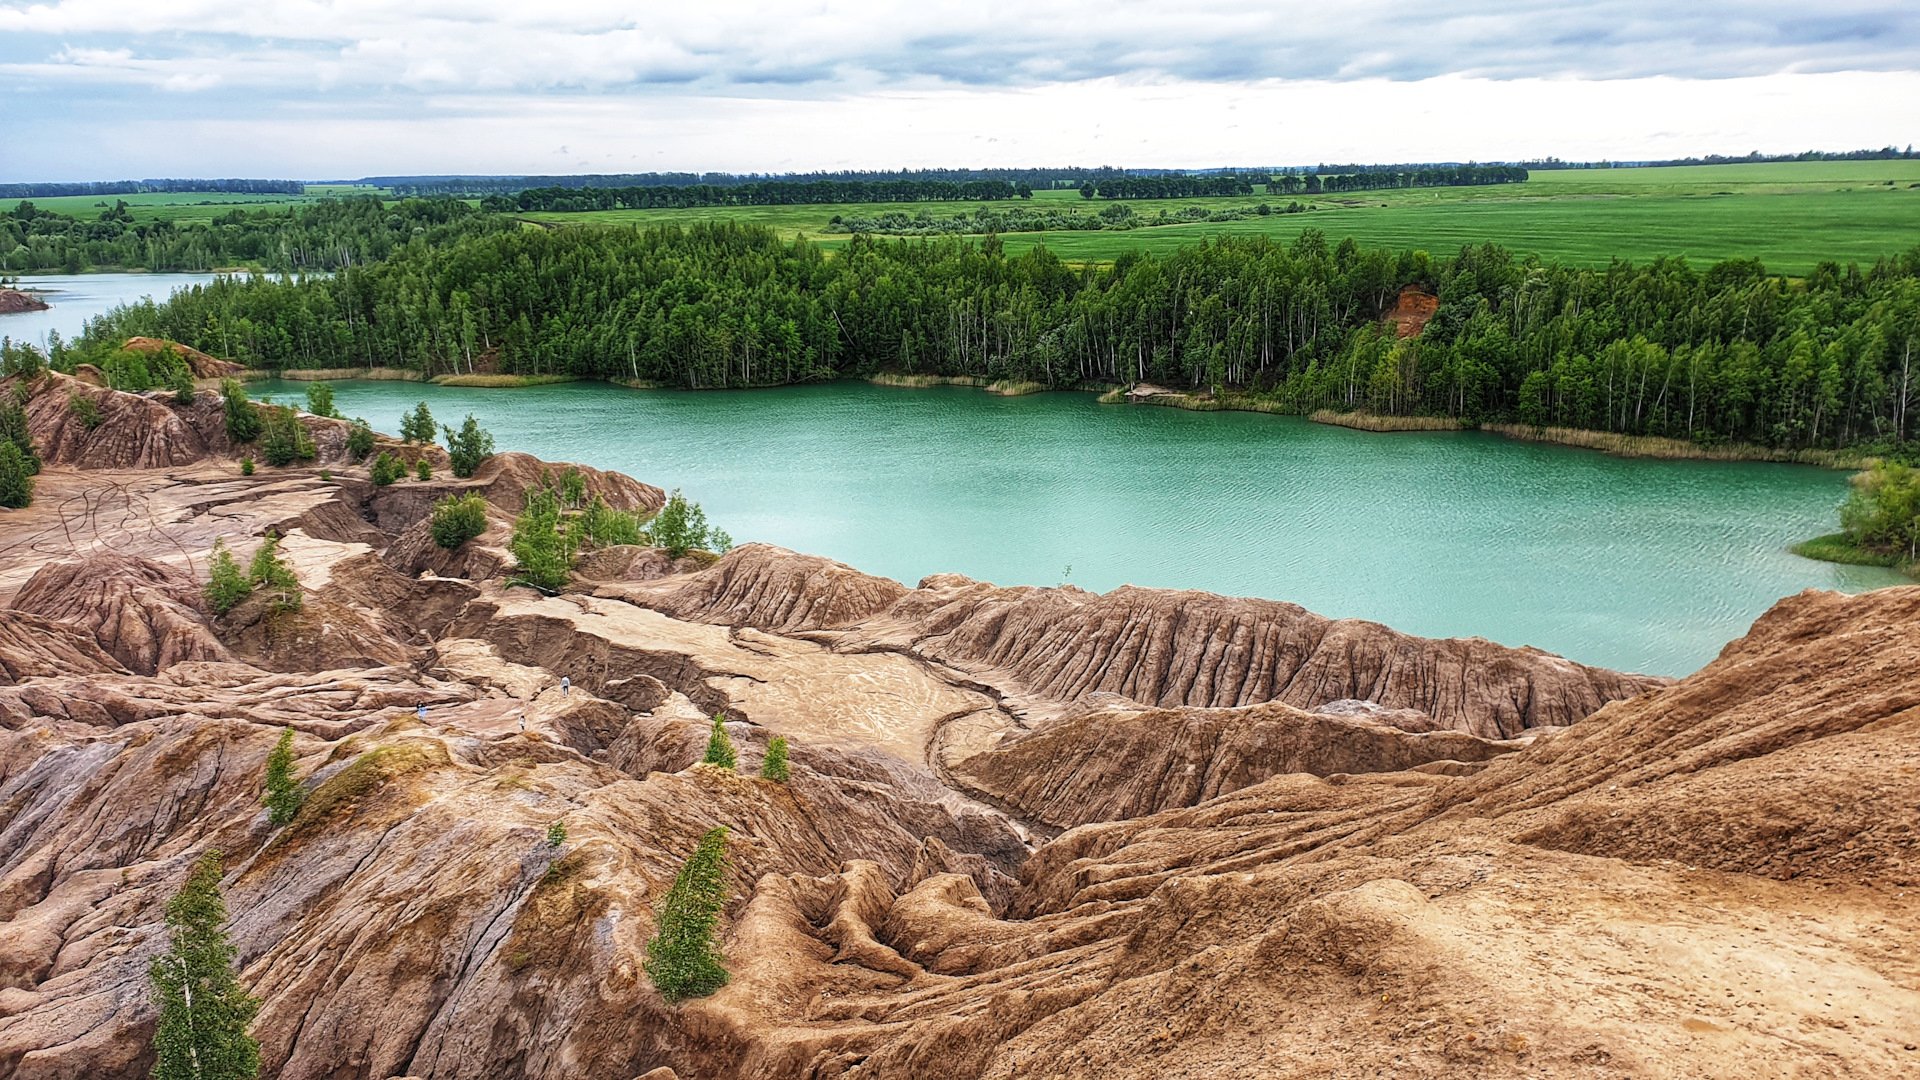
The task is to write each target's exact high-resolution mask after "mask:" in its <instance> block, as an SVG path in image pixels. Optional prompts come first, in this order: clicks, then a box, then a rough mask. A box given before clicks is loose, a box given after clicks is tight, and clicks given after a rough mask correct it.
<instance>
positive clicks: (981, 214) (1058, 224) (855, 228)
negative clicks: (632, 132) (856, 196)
mask: <svg viewBox="0 0 1920 1080" xmlns="http://www.w3.org/2000/svg"><path fill="white" fill-rule="evenodd" d="M1308 209H1310V208H1309V207H1307V206H1303V205H1301V204H1300V203H1298V202H1290V203H1287V204H1286V205H1284V206H1269V205H1268V204H1266V203H1261V204H1260V205H1258V206H1234V207H1224V208H1219V209H1213V210H1209V209H1207V208H1206V207H1202V206H1185V207H1181V208H1180V209H1178V210H1168V209H1166V208H1164V207H1162V208H1160V209H1158V210H1156V211H1155V212H1154V213H1152V214H1141V213H1137V212H1135V210H1134V208H1133V207H1132V206H1130V205H1128V204H1126V203H1111V204H1109V205H1107V206H1103V207H1101V208H1100V211H1099V212H1098V213H1093V214H1089V213H1083V212H1082V211H1081V210H1080V209H1079V208H1078V207H1072V206H1069V207H1066V208H1064V209H1062V208H1058V206H1057V204H1053V205H1049V204H1044V203H1042V204H1035V205H1032V206H1028V205H1018V206H1010V207H1006V208H1004V209H1002V208H999V207H993V208H982V209H979V210H969V211H966V212H964V213H959V214H948V215H942V216H938V217H936V216H934V215H932V214H929V213H927V212H926V211H925V210H922V211H920V212H919V213H917V214H909V213H907V212H906V211H904V210H889V211H886V212H884V213H878V214H871V215H866V216H851V217H849V216H843V215H840V214H835V215H834V216H833V219H832V220H831V221H829V222H828V223H827V228H826V230H825V231H826V232H828V233H873V234H875V235H882V236H961V235H975V236H979V235H985V234H987V233H1000V234H1005V233H1024V232H1124V231H1127V230H1129V229H1146V228H1152V227H1153V226H1156V225H1190V224H1193V223H1195V222H1202V221H1212V222H1221V221H1244V220H1246V219H1248V218H1254V217H1266V216H1268V215H1270V214H1299V213H1304V212H1305V211H1307V210H1308Z"/></svg>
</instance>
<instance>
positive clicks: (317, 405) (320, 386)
mask: <svg viewBox="0 0 1920 1080" xmlns="http://www.w3.org/2000/svg"><path fill="white" fill-rule="evenodd" d="M307 411H308V412H310V413H312V414H313V415H315V416H324V417H327V418H328V419H330V420H338V419H340V413H339V410H337V409H335V408H334V407H333V384H332V383H325V382H311V383H308V384H307Z"/></svg>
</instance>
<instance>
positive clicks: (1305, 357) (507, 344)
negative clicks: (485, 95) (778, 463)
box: [56, 223, 1920, 448]
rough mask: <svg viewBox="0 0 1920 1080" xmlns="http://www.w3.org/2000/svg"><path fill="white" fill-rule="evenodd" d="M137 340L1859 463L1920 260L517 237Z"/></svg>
mask: <svg viewBox="0 0 1920 1080" xmlns="http://www.w3.org/2000/svg"><path fill="white" fill-rule="evenodd" d="M1410 285H1411V286H1415V287H1418V288H1421V289H1424V290H1428V291H1431V292H1432V293H1433V294H1434V295H1436V296H1437V297H1438V299H1439V306H1438V310H1437V311H1436V313H1435V314H1434V316H1433V318H1432V320H1431V322H1430V323H1429V324H1428V325H1427V327H1426V329H1425V331H1424V333H1422V334H1420V335H1419V336H1418V337H1412V338H1405V339H1402V338H1398V337H1396V336H1395V335H1394V333H1393V332H1392V331H1391V330H1390V329H1389V328H1387V327H1385V326H1383V324H1382V322H1381V317H1382V314H1383V313H1384V312H1385V311H1387V310H1388V309H1389V308H1390V307H1391V306H1392V305H1393V303H1394V301H1395V299H1396V297H1397V296H1398V294H1399V293H1400V291H1401V290H1402V288H1403V287H1406V286H1410ZM136 334H139V335H148V336H157V337H167V338H173V339H176V340H180V341H184V342H186V343H187V344H189V345H193V346H195V347H197V348H201V349H205V350H206V351H208V352H212V353H215V354H217V355H221V356H228V357H232V358H234V359H237V360H240V361H242V362H244V363H246V364H249V365H251V366H255V367H262V368H298V367H339V366H345V365H354V366H358V365H365V366H370V367H405V368H412V369H415V370H418V371H420V372H422V373H424V374H449V373H466V372H475V371H482V372H484V371H498V372H506V373H520V374H538V375H555V374H558V375H573V376H580V377H589V378H618V379H626V380H634V381H640V382H650V383H658V384H665V385H672V386H680V387H689V388H711V387H743V386H764V385H776V384H783V383H794V382H805V381H814V380H824V379H831V378H836V377H841V376H857V375H869V374H873V373H878V372H901V373H921V374H935V375H965V376H974V377H979V378H985V379H1009V380H1019V381H1029V382H1035V383H1039V384H1041V385H1043V386H1047V387H1093V386H1106V385H1119V384H1126V383H1130V382H1133V381H1135V380H1148V381H1153V382H1158V383H1163V384H1166V385H1169V386H1174V387H1182V388H1190V389H1194V390H1200V391H1223V390H1229V389H1232V390H1237V391H1239V392H1242V393H1244V394H1246V395H1249V396H1251V397H1254V398H1257V399H1260V400H1262V401H1264V402H1265V403H1267V405H1268V406H1269V407H1273V408H1278V409H1288V410H1295V411H1301V412H1308V411H1312V410H1316V409H1322V408H1332V409H1338V410H1351V409H1367V410H1371V411H1374V412H1378V413H1381V414H1387V415H1438V416H1450V417H1458V418H1461V419H1464V420H1467V421H1478V422H1492V421H1517V422H1521V423H1529V424H1543V425H1558V426H1566V427H1577V428H1586V429H1592V430H1599V431H1607V432H1617V433H1622V434H1633V435H1659V436H1669V437H1676V438H1683V439H1691V440H1694V441H1696V442H1702V443H1714V442H1726V441H1738V442H1749V443H1756V444H1760V445H1764V446H1767V447H1777V448H1819V447H1857V446H1866V445H1872V444H1883V443H1888V442H1898V441H1903V440H1905V439H1907V438H1910V437H1912V435H1913V434H1914V431H1913V422H1912V418H1911V413H1912V410H1913V407H1914V404H1915V399H1916V397H1920V371H1916V370H1915V368H1916V364H1915V360H1916V359H1917V357H1916V355H1915V354H1916V352H1917V351H1920V348H1917V347H1920V248H1916V249H1914V250H1912V251H1910V252H1908V253H1907V254H1905V255H1902V256H1900V257H1898V258H1893V259H1886V260H1881V261H1880V262H1878V263H1876V264H1874V265H1873V266H1870V267H1866V268H1861V267H1857V266H1847V267H1840V266H1835V265H1832V264H1825V265H1822V266H1821V267H1819V268H1818V269H1817V270H1816V271H1815V272H1813V273H1812V274H1810V275H1808V276H1807V277H1805V278H1800V279H1788V278H1785V277H1781V276H1777V275H1772V274H1769V273H1768V272H1767V271H1766V269H1765V267H1763V266H1762V265H1760V264H1759V263H1758V262H1755V261H1752V260H1734V261H1728V262H1722V263H1720V264H1718V265H1715V266H1712V267H1710V268H1707V269H1705V270H1697V269H1695V268H1693V267H1691V266H1690V265H1689V264H1688V263H1687V262H1685V261H1684V260H1681V259H1677V258H1675V259H1659V260H1654V261H1652V262H1649V263H1646V264H1644V265H1629V264H1626V263H1621V262H1616V263H1614V264H1613V265H1611V266H1608V267H1605V268H1600V269H1587V268H1576V267H1567V266H1562V265H1556V264H1552V263H1546V262H1543V261H1541V260H1539V259H1537V258H1533V257H1527V258H1522V257H1518V256H1516V255H1514V254H1513V253H1511V252H1508V251H1505V250H1503V249H1501V248H1498V247H1495V246H1492V245H1483V246H1474V247H1467V248H1464V249H1462V250H1461V251H1460V252H1458V253H1457V254H1455V255H1453V256H1451V257H1444V258H1436V257H1432V256H1430V255H1428V254H1427V253H1424V252H1420V251H1390V250H1384V249H1378V248H1365V247H1361V246H1359V245H1357V244H1355V243H1354V242H1352V241H1351V240H1346V241H1342V242H1340V243H1339V244H1332V243H1329V242H1328V241H1327V239H1326V238H1325V237H1324V236H1322V235H1321V234H1319V233H1318V232H1316V231H1312V230H1309V231H1307V232H1305V233H1304V234H1302V235H1301V236H1299V237H1298V238H1297V239H1296V240H1295V241H1293V242H1292V243H1288V244H1281V243H1277V242H1274V241H1272V240H1269V239H1267V238H1264V237H1252V238H1220V239H1215V240H1211V241H1207V242H1203V243H1198V244H1193V245H1190V246H1187V247H1183V248H1180V249H1177V250H1175V251H1173V252H1171V253H1169V254H1165V255H1157V254H1145V253H1128V254H1123V255H1122V256H1121V257H1119V258H1118V259H1116V260H1114V261H1113V262H1112V263H1111V264H1110V265H1102V266H1081V267H1075V266H1071V265H1069V264H1067V263H1065V262H1063V261H1061V260H1060V259H1059V258H1057V257H1056V256H1054V255H1053V254H1051V253H1050V252H1049V251H1047V250H1046V249H1045V248H1034V249H1032V250H1029V251H1027V252H1025V253H1024V254H1021V255H1019V256H1017V257H1016V256H1009V255H1007V254H1006V253H1005V252H1004V251H1003V250H1002V248H1001V245H1000V244H999V242H998V241H997V240H996V239H994V238H992V237H988V238H986V239H985V240H982V241H972V240H963V239H957V238H936V239H920V240H887V239H878V238H874V237H868V236H856V237H854V238H852V239H851V240H850V241H848V242H847V244H846V246H845V247H844V248H842V249H841V250H839V251H837V252H836V253H835V254H834V255H833V256H832V257H827V256H826V255H825V254H824V253H823V252H822V251H821V250H820V249H819V248H818V247H816V246H814V245H813V244H811V243H809V242H806V241H803V240H797V239H796V240H782V239H781V238H780V237H778V236H777V235H776V234H775V233H773V232H772V231H771V230H767V229H761V228H755V227H749V226H741V225H736V224H730V223H714V224H701V225H696V226H693V227H680V226H656V227H650V228H646V229H642V230H630V229H619V228H592V227H582V228H570V229H559V230H551V231H539V230H516V231H512V232H482V233H481V234H480V235H473V236H467V237H464V238H460V239H457V240H454V241H452V242H449V243H429V242H410V243H406V244H404V245H402V246H400V247H398V248H396V249H395V251H394V253H393V255H392V256H391V257H390V258H388V259H386V260H384V261H381V262H377V263H372V264H367V265H353V266H349V267H346V268H345V269H343V270H342V271H341V272H339V273H337V274H334V275H332V276H328V277H321V278H308V279H305V280H272V279H266V278H226V279H221V280H219V281H217V282H215V283H213V284H211V285H207V286H203V287H196V288H193V289H189V290H185V291H183V292H181V293H179V294H177V295H176V296H175V298H174V299H172V300H170V301H168V302H165V303H160V304H154V303H147V304H142V305H137V306H132V307H127V308H122V309H119V310H118V311H116V312H114V313H112V314H111V315H109V316H107V317H104V318H102V319H100V320H97V321H96V322H95V323H94V324H92V326H91V327H90V329H89V331H88V335H87V340H86V341H84V342H82V343H80V345H79V346H78V347H77V349H73V348H70V349H69V350H68V351H69V352H74V353H75V355H78V354H79V353H82V352H84V351H86V350H88V349H99V348H103V347H109V346H111V345H112V344H115V343H117V342H118V341H121V340H124V339H125V338H126V337H128V336H131V335H136ZM56 360H57V361H58V358H56Z"/></svg>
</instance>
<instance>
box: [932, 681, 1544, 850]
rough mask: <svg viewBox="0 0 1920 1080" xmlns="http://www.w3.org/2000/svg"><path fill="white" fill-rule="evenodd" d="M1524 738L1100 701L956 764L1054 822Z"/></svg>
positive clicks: (1431, 758)
mask: <svg viewBox="0 0 1920 1080" xmlns="http://www.w3.org/2000/svg"><path fill="white" fill-rule="evenodd" d="M1519 745H1521V744H1518V743H1512V742H1495V741H1492V740H1488V739H1482V738H1479V737H1477V736H1473V735H1468V734H1466V733H1464V732H1458V731H1436V732H1431V733H1427V734H1413V733H1409V732H1405V731H1401V730H1399V729H1397V728H1394V727H1390V726H1388V725H1386V724H1383V723H1378V722H1376V721H1373V720H1368V719H1363V718H1357V717H1340V716H1325V715H1320V714H1316V713H1308V712H1301V711H1300V710H1299V709H1295V708H1293V707H1292V706H1289V705H1281V704H1266V705H1251V706H1247V707H1244V708H1238V709H1190V708H1181V709H1149V710H1142V709H1138V708H1133V709H1120V710H1098V711H1092V712H1087V713H1083V714H1080V715H1076V716H1070V717H1066V718H1063V719H1061V720H1058V721H1055V722H1053V723H1051V724H1048V725H1046V726H1044V727H1042V728H1040V729H1039V730H1037V731H1035V732H1033V733H1031V734H1027V735H1023V736H1019V737H1016V738H1013V739H1010V740H1009V741H1007V742H1005V743H1002V744H1001V745H1000V746H999V747H997V748H995V749H993V750H990V751H987V752H986V753H983V754H977V755H975V756H973V757H970V758H968V759H966V760H965V761H962V762H960V763H958V764H957V765H955V766H953V773H954V776H955V778H956V779H959V780H961V781H962V782H964V783H966V784H967V785H968V786H969V787H972V788H974V789H976V790H979V791H981V792H984V793H985V794H987V795H989V796H991V797H992V798H993V799H994V800H995V801H996V803H998V804H999V805H1003V806H1006V807H1009V808H1011V809H1013V810H1014V811H1015V812H1017V813H1019V814H1021V815H1022V816H1024V817H1027V818H1030V819H1033V820H1036V821H1041V822H1045V823H1046V824H1048V825H1054V826H1061V827H1066V826H1072V825H1083V824H1086V823H1087V822H1090V821H1112V820H1115V819H1118V818H1129V817H1140V816H1142V815H1145V814H1151V813H1154V812H1156V811H1160V810H1165V809H1169V808H1172V807H1177V806H1192V805H1194V804H1195V803H1198V802H1201V801H1204V800H1206V799H1210V798H1213V797H1214V796H1216V795H1220V794H1224V793H1226V792H1229V791H1235V790H1238V789H1240V788H1243V787H1246V786H1248V785H1250V784H1256V783H1259V782H1260V781H1262V780H1265V779H1267V778H1268V777H1271V776H1273V775H1275V774H1277V773H1294V772H1299V773H1313V774H1315V775H1320V776H1325V775H1328V774H1333V773H1369V772H1391V771H1394V770H1399V769H1409V768H1414V767H1416V766H1423V765H1429V764H1432V763H1434V762H1462V763H1465V762H1481V761H1485V760H1487V759H1489V758H1492V757H1494V756H1495V755H1498V754H1503V753H1508V752H1511V751H1512V750H1514V749H1517V748H1518V746H1519Z"/></svg>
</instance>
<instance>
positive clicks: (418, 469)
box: [413, 458, 433, 480]
mask: <svg viewBox="0 0 1920 1080" xmlns="http://www.w3.org/2000/svg"><path fill="white" fill-rule="evenodd" d="M413 478H414V479H415V480H431V479H433V466H432V465H429V464H428V463H427V459H426V458H421V459H420V460H419V461H416V462H414V463H413Z"/></svg>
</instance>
